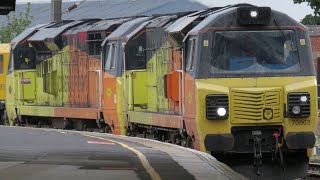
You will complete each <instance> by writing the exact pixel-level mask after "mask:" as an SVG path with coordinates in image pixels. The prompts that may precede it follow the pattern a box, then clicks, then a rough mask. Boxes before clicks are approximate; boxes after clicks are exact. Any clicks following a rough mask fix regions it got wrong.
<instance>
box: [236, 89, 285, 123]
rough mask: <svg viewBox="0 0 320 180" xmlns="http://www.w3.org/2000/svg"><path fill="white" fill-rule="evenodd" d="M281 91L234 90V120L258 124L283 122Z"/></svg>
mask: <svg viewBox="0 0 320 180" xmlns="http://www.w3.org/2000/svg"><path fill="white" fill-rule="evenodd" d="M279 91H280V89H277V90H272V91H263V90H262V91H259V90H257V89H254V90H251V91H250V90H233V91H232V96H231V97H232V99H231V100H232V108H231V109H232V114H231V115H232V120H233V121H237V122H253V123H254V122H257V121H262V120H267V121H270V120H272V121H278V120H281V108H280V92H279Z"/></svg>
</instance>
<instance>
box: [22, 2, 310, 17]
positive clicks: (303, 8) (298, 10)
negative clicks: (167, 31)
mask: <svg viewBox="0 0 320 180" xmlns="http://www.w3.org/2000/svg"><path fill="white" fill-rule="evenodd" d="M50 1H51V0H17V3H26V2H50ZM68 1H75V0H63V2H68ZM101 1H103V0H101ZM105 1H107V0H105ZM135 1H139V0H135ZM150 1H152V0H150ZM193 1H198V2H200V3H202V4H205V5H209V6H225V5H228V4H237V3H250V4H254V5H258V6H270V7H271V8H273V9H276V10H279V11H282V12H285V13H287V14H288V15H289V16H291V17H293V18H294V19H296V20H298V21H300V20H301V19H302V18H303V17H304V16H305V15H307V14H311V13H312V10H311V8H310V7H308V6H307V3H303V4H293V0H193Z"/></svg>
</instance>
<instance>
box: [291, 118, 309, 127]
mask: <svg viewBox="0 0 320 180" xmlns="http://www.w3.org/2000/svg"><path fill="white" fill-rule="evenodd" d="M292 125H298V126H302V125H310V120H305V119H295V120H292Z"/></svg>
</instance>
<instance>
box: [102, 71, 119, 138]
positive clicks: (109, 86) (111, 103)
mask: <svg viewBox="0 0 320 180" xmlns="http://www.w3.org/2000/svg"><path fill="white" fill-rule="evenodd" d="M116 96H117V78H116V77H115V76H113V75H111V74H109V73H106V72H104V74H103V117H104V120H105V123H107V124H108V125H109V126H110V127H111V128H112V131H113V134H121V129H120V122H119V117H118V113H117V102H116Z"/></svg>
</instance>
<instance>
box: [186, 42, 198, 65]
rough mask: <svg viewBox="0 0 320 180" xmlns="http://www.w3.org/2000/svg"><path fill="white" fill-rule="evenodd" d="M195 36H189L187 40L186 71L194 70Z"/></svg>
mask: <svg viewBox="0 0 320 180" xmlns="http://www.w3.org/2000/svg"><path fill="white" fill-rule="evenodd" d="M196 45H197V42H196V38H195V37H191V38H190V39H189V40H188V49H187V50H188V53H187V55H188V56H187V62H186V71H193V70H194V63H195V55H196Z"/></svg>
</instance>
